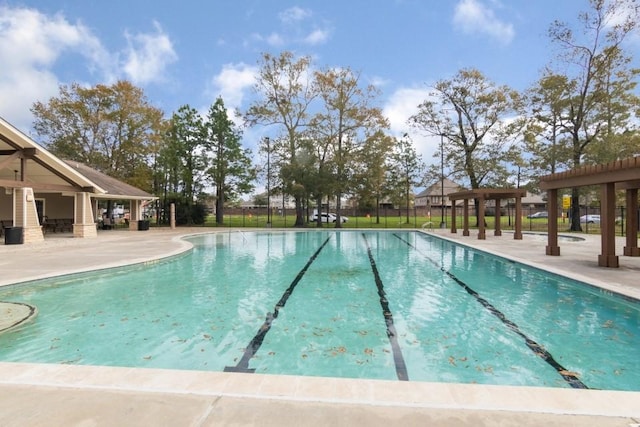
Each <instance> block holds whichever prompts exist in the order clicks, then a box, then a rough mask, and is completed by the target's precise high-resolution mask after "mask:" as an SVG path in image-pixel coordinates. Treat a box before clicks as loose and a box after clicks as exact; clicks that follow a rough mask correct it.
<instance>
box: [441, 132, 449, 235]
mask: <svg viewBox="0 0 640 427" xmlns="http://www.w3.org/2000/svg"><path fill="white" fill-rule="evenodd" d="M440 208H441V210H442V218H441V220H440V228H447V222H446V221H445V219H444V136H443V135H442V134H440Z"/></svg>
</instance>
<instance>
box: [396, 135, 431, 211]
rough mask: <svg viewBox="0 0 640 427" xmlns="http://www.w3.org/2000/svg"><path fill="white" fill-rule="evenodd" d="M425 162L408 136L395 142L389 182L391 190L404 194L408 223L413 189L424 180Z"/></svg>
mask: <svg viewBox="0 0 640 427" xmlns="http://www.w3.org/2000/svg"><path fill="white" fill-rule="evenodd" d="M424 169H425V167H424V164H423V163H422V159H421V157H420V155H418V154H417V153H416V150H415V149H414V148H413V144H411V141H410V140H409V138H408V137H407V136H405V137H404V138H401V139H399V140H398V141H397V143H396V144H394V149H393V151H392V152H391V153H390V156H389V169H388V175H389V183H390V184H391V186H390V187H391V190H392V191H393V192H394V193H396V194H402V196H403V199H404V200H403V201H404V203H405V206H406V209H407V212H406V213H407V223H409V208H410V204H411V199H412V198H413V197H412V196H413V192H412V189H413V188H414V187H415V186H416V185H421V184H423V183H424V182H423V181H424Z"/></svg>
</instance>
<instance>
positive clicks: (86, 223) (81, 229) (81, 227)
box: [73, 193, 98, 237]
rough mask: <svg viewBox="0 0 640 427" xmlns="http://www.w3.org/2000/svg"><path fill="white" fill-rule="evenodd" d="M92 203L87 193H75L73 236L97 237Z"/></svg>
mask: <svg viewBox="0 0 640 427" xmlns="http://www.w3.org/2000/svg"><path fill="white" fill-rule="evenodd" d="M93 209H94V205H93V203H92V202H91V195H90V194H89V193H76V194H75V197H74V198H73V237H98V229H97V226H96V220H95V218H94V211H93Z"/></svg>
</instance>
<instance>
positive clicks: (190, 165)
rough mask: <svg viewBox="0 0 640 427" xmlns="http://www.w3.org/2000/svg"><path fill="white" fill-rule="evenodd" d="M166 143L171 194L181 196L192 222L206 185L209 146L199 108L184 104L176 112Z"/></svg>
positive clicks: (182, 204) (175, 196)
mask: <svg viewBox="0 0 640 427" xmlns="http://www.w3.org/2000/svg"><path fill="white" fill-rule="evenodd" d="M165 145H166V147H167V149H166V150H164V151H163V154H164V155H165V156H166V157H165V158H164V161H165V162H166V164H167V165H169V167H170V169H169V170H168V172H169V173H170V176H171V177H172V181H173V186H172V187H173V193H172V194H170V196H171V197H172V198H178V199H179V201H180V205H181V206H184V218H185V222H186V224H187V225H191V224H192V223H193V213H194V210H193V207H194V203H195V201H196V200H197V198H198V197H199V195H200V193H201V192H202V191H203V190H204V188H205V185H206V177H207V175H206V169H207V164H208V161H207V158H206V152H207V151H208V149H209V146H208V141H207V135H206V133H205V129H204V124H203V121H202V117H200V115H199V114H198V111H197V110H196V109H194V108H192V107H190V106H189V105H183V106H182V107H180V108H179V109H178V111H177V112H175V113H174V114H173V116H172V117H171V126H170V128H169V131H168V132H167V134H166V139H165Z"/></svg>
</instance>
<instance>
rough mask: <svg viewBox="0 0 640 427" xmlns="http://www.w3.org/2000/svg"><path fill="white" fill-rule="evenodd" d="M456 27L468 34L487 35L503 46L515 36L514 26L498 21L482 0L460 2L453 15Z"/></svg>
mask: <svg viewBox="0 0 640 427" xmlns="http://www.w3.org/2000/svg"><path fill="white" fill-rule="evenodd" d="M453 23H454V25H455V26H456V27H457V28H458V29H459V30H461V31H462V32H464V33H467V34H476V33H479V34H486V35H488V36H490V37H492V38H494V39H495V40H497V41H499V42H500V43H503V44H508V43H510V42H511V40H512V39H513V37H514V36H515V30H514V29H513V25H512V24H509V23H505V22H503V21H501V20H500V19H498V18H497V17H496V15H495V13H494V11H493V10H492V9H490V8H489V7H488V6H487V5H485V4H483V3H482V2H481V1H480V0H460V1H459V2H458V4H457V5H456V8H455V12H454V15H453Z"/></svg>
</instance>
